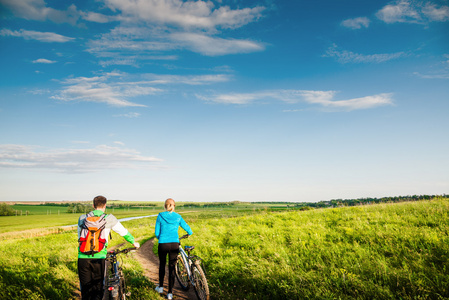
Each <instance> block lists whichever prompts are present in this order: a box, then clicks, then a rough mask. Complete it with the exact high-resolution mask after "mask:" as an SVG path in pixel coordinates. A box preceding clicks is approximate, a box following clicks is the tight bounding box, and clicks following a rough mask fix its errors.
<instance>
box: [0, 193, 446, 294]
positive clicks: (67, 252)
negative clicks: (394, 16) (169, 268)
mask: <svg viewBox="0 0 449 300" xmlns="http://www.w3.org/2000/svg"><path fill="white" fill-rule="evenodd" d="M239 205H240V204H239ZM160 208H161V207H160ZM160 208H158V207H156V209H155V211H156V212H159V211H161V209H160ZM238 208H239V209H237V207H227V208H198V207H197V208H196V209H194V207H187V206H186V207H182V206H179V209H178V206H177V211H178V212H183V210H184V212H185V214H183V216H184V219H185V220H186V221H187V222H188V223H189V224H190V226H191V227H192V229H193V231H194V235H192V236H191V238H190V239H189V240H188V243H187V244H192V245H195V246H196V250H195V252H196V254H197V255H199V256H201V257H202V258H203V259H204V260H205V263H206V269H207V274H208V280H209V284H210V288H211V293H212V294H211V296H212V299H285V298H288V299H448V298H449V288H448V286H449V262H448V257H449V236H448V235H449V200H448V199H447V198H436V199H434V200H427V201H417V202H404V203H396V204H376V205H366V206H356V207H340V208H328V209H311V210H305V211H299V210H287V209H286V207H283V209H282V210H281V211H276V210H279V209H280V208H275V209H274V210H275V211H273V210H271V209H270V208H269V207H267V206H255V207H251V206H249V205H243V204H242V205H240V206H239V207H238ZM151 210H152V208H151ZM188 211H190V212H188ZM109 212H110V211H109ZM136 213H138V212H136ZM114 214H115V215H117V216H118V213H117V212H114ZM68 215H70V214H65V216H68ZM78 215H79V214H78ZM45 216H46V215H45ZM28 217H30V216H28ZM53 217H56V215H52V218H53ZM77 217H78V216H76V219H77ZM3 218H5V217H2V218H0V221H2V220H3ZM6 218H25V217H24V216H22V217H15V216H14V217H6ZM76 219H75V222H76ZM2 222H3V221H2ZM154 223H155V217H151V218H144V219H137V220H133V221H128V222H125V223H124V225H125V227H127V228H128V229H129V230H130V232H131V233H132V234H133V235H134V236H135V237H136V238H137V240H138V241H139V242H141V243H143V242H145V241H146V240H148V239H150V238H152V237H153V236H154ZM2 227H3V226H2ZM122 242H123V239H121V238H120V237H119V236H117V235H115V234H114V235H113V239H112V240H111V243H110V245H111V246H113V245H117V244H119V243H122ZM76 247H77V237H76V232H75V231H74V230H71V231H65V232H61V233H57V234H48V235H46V236H41V237H25V238H15V239H5V240H2V241H0V289H1V290H2V291H4V293H2V294H1V295H0V299H73V298H76V294H75V291H76V289H77V273H76V261H77V259H76V257H77V254H76ZM124 266H125V268H126V272H127V275H128V277H129V278H130V283H129V285H130V287H131V290H132V298H131V299H160V297H159V296H158V295H156V294H155V293H154V292H153V288H154V284H153V283H152V282H149V281H148V280H147V279H146V278H145V277H144V276H143V272H142V268H141V266H139V264H138V263H137V261H136V260H135V259H134V258H133V256H132V255H131V256H129V257H128V258H126V259H125V265H124ZM2 297H4V298H2Z"/></svg>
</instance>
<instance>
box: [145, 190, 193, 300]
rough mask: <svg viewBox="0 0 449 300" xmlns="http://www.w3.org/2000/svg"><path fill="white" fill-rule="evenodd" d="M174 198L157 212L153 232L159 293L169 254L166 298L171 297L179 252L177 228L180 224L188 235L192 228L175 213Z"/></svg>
mask: <svg viewBox="0 0 449 300" xmlns="http://www.w3.org/2000/svg"><path fill="white" fill-rule="evenodd" d="M175 206H176V205H175V200H173V199H171V198H168V199H167V200H165V210H166V211H164V212H161V213H159V215H158V216H157V219H156V227H155V229H154V233H155V234H156V238H157V239H158V240H159V246H158V252H159V286H157V287H156V291H157V292H158V293H159V294H161V293H162V292H163V291H164V277H165V264H166V261H167V254H168V255H169V265H168V294H167V299H173V285H174V283H175V266H176V260H177V259H178V253H179V236H178V229H179V226H181V227H182V228H183V229H184V230H185V231H186V232H187V233H188V234H189V235H191V234H192V233H193V232H192V229H190V227H189V225H187V223H186V222H185V221H184V219H183V218H182V217H181V215H180V214H178V213H175Z"/></svg>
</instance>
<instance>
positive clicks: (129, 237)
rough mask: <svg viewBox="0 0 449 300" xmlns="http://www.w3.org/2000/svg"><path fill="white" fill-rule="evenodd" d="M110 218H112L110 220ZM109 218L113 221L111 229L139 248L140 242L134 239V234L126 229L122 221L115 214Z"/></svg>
mask: <svg viewBox="0 0 449 300" xmlns="http://www.w3.org/2000/svg"><path fill="white" fill-rule="evenodd" d="M109 219H110V220H109ZM109 219H108V221H110V222H111V225H112V227H111V229H112V230H114V231H115V232H117V233H118V234H119V235H121V236H122V237H123V238H124V239H125V240H126V241H128V242H130V243H131V244H133V245H134V247H136V248H139V247H140V244H139V243H137V242H136V241H135V240H134V237H133V236H132V234H131V233H130V232H129V231H128V229H126V228H125V227H124V226H123V225H122V223H120V222H119V221H118V220H117V218H116V217H115V216H112V215H111V217H110V218H109Z"/></svg>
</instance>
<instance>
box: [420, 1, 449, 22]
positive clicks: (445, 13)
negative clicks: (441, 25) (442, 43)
mask: <svg viewBox="0 0 449 300" xmlns="http://www.w3.org/2000/svg"><path fill="white" fill-rule="evenodd" d="M422 12H423V14H424V15H425V16H426V17H427V18H429V20H431V21H439V22H445V21H449V6H441V7H437V6H436V5H435V4H432V3H427V4H426V5H425V6H424V7H423V10H422Z"/></svg>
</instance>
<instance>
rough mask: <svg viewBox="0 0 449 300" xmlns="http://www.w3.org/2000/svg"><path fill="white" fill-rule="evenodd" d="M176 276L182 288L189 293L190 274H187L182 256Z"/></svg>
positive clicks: (179, 256) (177, 265)
mask: <svg viewBox="0 0 449 300" xmlns="http://www.w3.org/2000/svg"><path fill="white" fill-rule="evenodd" d="M175 274H176V278H177V279H178V282H179V285H180V286H181V288H182V289H183V290H184V291H187V290H188V289H189V274H188V273H187V269H186V266H185V265H184V261H183V260H182V257H181V255H178V261H177V262H176V272H175Z"/></svg>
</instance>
